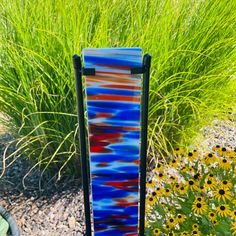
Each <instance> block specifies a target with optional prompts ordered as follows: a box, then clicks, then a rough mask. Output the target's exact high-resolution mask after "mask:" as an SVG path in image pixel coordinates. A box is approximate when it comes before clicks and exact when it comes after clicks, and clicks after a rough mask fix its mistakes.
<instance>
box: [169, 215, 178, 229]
mask: <svg viewBox="0 0 236 236" xmlns="http://www.w3.org/2000/svg"><path fill="white" fill-rule="evenodd" d="M166 223H167V224H168V225H169V226H170V228H173V227H175V226H176V224H177V223H178V222H177V221H176V220H175V218H174V217H170V218H169V219H167V221H166Z"/></svg>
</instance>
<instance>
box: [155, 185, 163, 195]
mask: <svg viewBox="0 0 236 236" xmlns="http://www.w3.org/2000/svg"><path fill="white" fill-rule="evenodd" d="M163 191H164V189H163V188H161V187H157V188H156V190H155V193H156V196H157V197H161V196H162V195H163Z"/></svg>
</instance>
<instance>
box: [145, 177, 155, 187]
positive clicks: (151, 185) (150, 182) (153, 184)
mask: <svg viewBox="0 0 236 236" xmlns="http://www.w3.org/2000/svg"><path fill="white" fill-rule="evenodd" d="M155 185H156V182H155V181H153V180H152V179H150V180H148V182H147V184H146V186H147V188H154V187H155Z"/></svg>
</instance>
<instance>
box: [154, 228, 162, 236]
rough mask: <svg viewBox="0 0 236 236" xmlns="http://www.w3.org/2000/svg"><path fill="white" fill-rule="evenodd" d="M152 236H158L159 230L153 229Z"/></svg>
mask: <svg viewBox="0 0 236 236" xmlns="http://www.w3.org/2000/svg"><path fill="white" fill-rule="evenodd" d="M152 232H153V235H154V236H158V235H160V234H161V230H160V229H159V228H155V229H153V231H152Z"/></svg>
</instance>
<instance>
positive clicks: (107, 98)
mask: <svg viewBox="0 0 236 236" xmlns="http://www.w3.org/2000/svg"><path fill="white" fill-rule="evenodd" d="M73 59H74V68H75V74H76V85H77V86H76V87H77V99H78V111H79V128H80V147H81V150H80V151H81V156H82V171H83V188H84V198H85V211H86V213H85V214H86V235H92V234H93V235H95V236H100V235H101V236H105V235H107V236H109V235H124V236H134V235H144V210H145V179H146V146H147V140H146V136H147V103H148V87H149V70H150V56H149V55H148V54H146V55H145V56H144V59H142V50H141V49H140V48H98V49H84V50H83V61H84V67H82V65H81V60H80V57H78V56H76V55H75V56H74V58H73ZM142 74H143V75H144V76H142ZM82 75H84V76H85V81H84V86H83V84H82ZM142 77H143V78H144V79H143V80H142ZM83 88H85V100H86V109H87V117H86V118H87V125H86V122H85V117H84V107H83V106H84V104H83V101H84V97H83ZM141 98H142V99H141ZM141 100H142V102H141ZM85 127H87V128H88V140H89V141H88V144H87V143H86V131H85V129H86V128H85ZM87 154H88V156H87ZM90 190H91V195H92V199H91V202H92V204H90V200H89V193H90ZM90 205H91V209H92V212H90ZM91 215H92V216H93V227H91V219H90V217H91ZM91 228H93V233H92V230H91Z"/></svg>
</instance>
